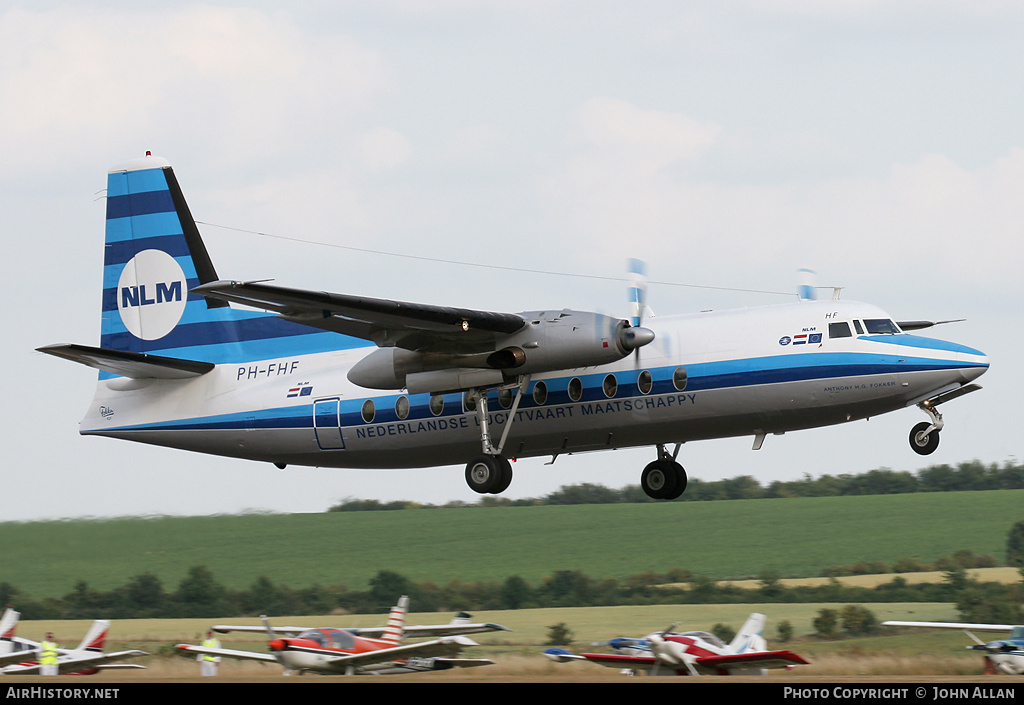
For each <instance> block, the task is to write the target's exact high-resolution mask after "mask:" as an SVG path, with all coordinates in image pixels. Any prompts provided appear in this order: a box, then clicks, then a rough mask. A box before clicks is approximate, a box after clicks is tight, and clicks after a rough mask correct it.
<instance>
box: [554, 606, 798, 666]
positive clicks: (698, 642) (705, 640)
mask: <svg viewBox="0 0 1024 705" xmlns="http://www.w3.org/2000/svg"><path fill="white" fill-rule="evenodd" d="M764 622H765V617H764V615H763V614H757V613H754V614H752V615H750V617H749V618H748V619H747V621H746V622H745V623H744V624H743V627H742V628H741V629H740V631H739V633H738V634H737V635H736V637H735V638H734V639H733V640H732V642H730V643H729V644H726V643H725V642H723V641H722V640H721V639H719V638H718V637H717V636H715V635H714V634H711V633H709V632H700V631H696V632H673V631H672V630H673V629H675V627H676V625H675V624H673V625H672V626H670V627H669V628H668V629H665V630H664V631H661V632H655V633H653V634H648V635H647V636H645V637H643V638H640V639H636V638H629V637H620V638H616V639H612V640H610V641H608V642H603V643H604V644H607V645H608V646H610V647H611V648H612V650H613V651H615V653H613V654H599V653H589V654H574V653H572V652H571V651H567V650H565V649H548V650H547V651H545V652H544V655H545V656H547V657H548V658H549V659H551V660H552V661H555V662H556V663H567V662H569V661H591V662H593V663H598V664H600V665H602V666H608V667H609V668H619V669H622V670H623V672H625V673H628V674H629V675H637V674H638V672H641V671H643V672H645V673H647V675H651V676H686V675H690V676H699V675H716V676H727V675H748V676H749V675H764V673H765V670H766V669H769V668H786V669H789V668H793V667H794V666H796V665H799V664H807V661H805V660H804V659H803V658H802V657H801V656H798V655H796V654H794V653H793V652H792V651H768V647H767V644H766V642H765V640H764V637H763V636H761V633H762V632H763V631H764Z"/></svg>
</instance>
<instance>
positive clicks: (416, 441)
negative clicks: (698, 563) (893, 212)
mask: <svg viewBox="0 0 1024 705" xmlns="http://www.w3.org/2000/svg"><path fill="white" fill-rule="evenodd" d="M103 282H104V283H103V306H102V309H103V311H102V313H103V315H102V326H101V336H100V346H99V347H91V346H83V345H74V344H61V345H50V346H46V347H42V348H39V350H40V351H42V352H45V353H49V354H51V355H56V356H59V357H63V358H67V359H71V360H74V361H76V362H79V363H82V364H85V365H88V366H91V367H94V368H98V369H99V370H100V374H99V381H98V384H97V387H96V392H95V396H94V399H93V402H92V404H91V405H90V407H89V410H88V412H87V414H86V416H85V418H84V420H83V421H82V422H81V425H80V432H81V433H82V434H85V435H98V436H108V437H113V438H121V439H127V440H132V441H139V442H143V443H151V444H155V445H162V446H170V447H174V448H181V449H185V450H190V451H197V452H202V453H211V454H215V455H222V456H231V457H236V458H247V459H251V460H259V461H268V462H271V463H274V464H275V465H277V466H278V467H281V468H283V467H285V466H286V465H288V464H298V465H309V466H320V467H349V468H399V467H427V466H436V465H447V464H455V463H463V462H466V470H465V477H466V481H467V483H468V484H469V486H470V487H471V488H472V489H473V490H475V491H477V492H480V493H500V492H502V491H503V490H505V489H506V488H507V487H508V486H509V483H510V482H511V480H512V468H511V464H510V461H509V459H510V458H512V459H517V458H524V457H536V456H552V458H557V457H558V456H559V455H561V454H568V453H575V452H582V451H592V450H601V449H613V448H623V447H636V446H653V447H654V448H656V449H657V457H656V459H655V460H653V461H652V462H651V463H650V464H648V465H647V466H646V467H645V468H644V470H643V472H642V474H641V478H640V479H641V485H642V486H643V489H644V490H645V492H647V494H648V495H650V496H651V497H655V498H660V499H672V498H675V497H678V496H679V495H680V494H681V493H682V492H683V490H684V489H685V487H686V473H685V471H684V470H683V467H682V465H681V464H680V463H679V462H677V460H676V458H677V456H678V454H679V450H680V446H681V445H682V444H683V443H685V442H687V441H694V440H700V439H710V438H725V437H733V436H752V437H753V438H754V442H753V447H754V449H755V450H756V449H759V448H760V447H761V444H762V443H763V441H764V439H765V438H766V437H767V436H768V435H772V434H776V435H780V434H783V433H785V432H787V431H793V430H798V429H806V428H814V427H820V426H827V425H831V424H839V423H844V422H847V421H853V420H857V419H866V418H869V417H871V416H876V415H878V414H883V413H886V412H890V411H894V410H897V409H902V408H904V407H908V406H914V405H916V406H918V407H919V408H920V409H921V410H922V411H923V412H924V413H925V414H927V416H928V420H927V421H925V422H922V423H919V424H917V425H916V426H914V428H913V430H912V431H911V434H910V444H911V446H912V447H913V449H914V450H915V451H916V452H918V453H920V454H927V453H931V452H933V451H934V450H935V448H936V446H937V445H938V441H939V431H940V430H941V429H942V427H943V419H942V416H941V415H940V414H939V412H938V409H937V407H938V406H939V405H940V404H942V403H944V402H947V401H949V400H951V399H954V398H957V397H959V396H961V395H963V394H966V393H968V392H973V391H975V390H977V389H979V387H978V385H976V384H973V383H972V381H973V380H974V379H976V378H977V377H979V376H980V375H981V374H983V373H984V372H985V371H986V370H987V369H988V365H989V363H988V359H987V358H986V356H985V355H984V354H983V353H981V352H980V351H978V350H975V349H973V348H970V347H966V346H964V345H959V344H956V343H950V342H945V341H941V340H936V339H932V338H925V337H919V336H917V335H911V334H909V333H908V332H907V331H914V330H918V329H921V328H926V327H929V326H932V325H934V324H933V323H931V322H928V321H908V322H904V323H896V322H894V321H893V319H892V318H891V317H890V316H889V315H888V314H887V313H885V312H884V311H882V310H880V309H878V308H875V307H874V306H869V305H866V304H860V303H854V302H850V301H840V300H837V298H836V297H833V299H832V300H816V299H813V298H812V297H811V296H809V295H801V296H800V297H799V300H796V301H794V302H792V303H788V304H781V305H774V306H764V307H757V308H747V309H740V310H728V311H719V312H714V311H711V312H702V313H697V314H690V315H680V316H664V317H657V318H650V319H648V320H647V321H641V313H642V312H643V311H644V310H645V309H644V307H643V301H642V296H641V295H640V294H641V293H642V287H639V286H634V287H633V288H632V291H633V293H634V296H633V299H632V300H633V305H634V310H633V318H632V320H631V321H627V320H621V319H618V318H614V317H609V316H605V315H602V314H597V313H591V312H586V311H574V310H569V309H563V310H549V311H531V312H525V313H499V312H492V311H479V310H469V309H463V308H452V307H445V306H433V305H425V304H415V303H406V302H399V301H389V300H381V299H370V298H364V297H359V296H351V295H346V294H333V293H326V292H320V291H307V290H299V289H290V288H285V287H280V286H274V285H270V284H265V283H256V282H238V281H226V280H221V279H220V278H219V277H218V275H217V273H216V270H215V268H214V266H213V263H212V262H211V260H210V257H209V256H208V254H207V251H206V248H205V246H204V244H203V241H202V239H201V237H200V234H199V230H198V228H197V226H196V224H195V221H194V220H193V218H192V215H191V214H190V212H189V209H188V206H187V205H186V203H185V199H184V197H183V196H182V192H181V189H180V187H179V185H178V181H177V179H176V177H175V175H174V172H173V170H172V169H171V166H170V164H169V163H168V162H167V161H166V160H163V159H160V158H158V157H153V156H146V157H144V158H142V159H137V160H133V161H130V162H128V163H126V164H123V165H120V166H117V167H115V168H113V169H112V170H111V171H110V172H109V174H108V181H107V211H106V243H105V257H104V275H103ZM805 288H806V287H805ZM240 306H241V307H240ZM254 308H255V309H260V310H252V309H254ZM641 323H643V325H641ZM673 445H674V448H671V446H673ZM670 448H671V449H670ZM467 461H468V462H467Z"/></svg>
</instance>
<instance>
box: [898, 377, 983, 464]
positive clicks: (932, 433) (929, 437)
mask: <svg viewBox="0 0 1024 705" xmlns="http://www.w3.org/2000/svg"><path fill="white" fill-rule="evenodd" d="M979 389H981V387H979V386H978V385H977V384H965V385H963V386H962V387H958V388H957V389H953V390H951V391H948V392H943V393H942V394H938V395H936V396H934V397H932V398H931V399H925V400H924V401H922V402H921V403H919V404H918V405H917V408H918V409H920V410H921V411H923V412H924V413H926V414H928V418H929V419H930V420H931V423H919V424H917V425H916V426H914V428H913V429H911V431H910V447H911V448H913V449H914V452H915V453H917V454H919V455H928V454H930V453H934V452H935V449H936V448H938V447H939V431H941V430H942V414H940V413H939V412H938V411H936V410H935V407H937V406H938V405H939V404H945V403H946V402H947V401H952V400H953V399H956V398H957V397H962V396H963V395H964V394H970V393H971V392H976V391H978V390H979Z"/></svg>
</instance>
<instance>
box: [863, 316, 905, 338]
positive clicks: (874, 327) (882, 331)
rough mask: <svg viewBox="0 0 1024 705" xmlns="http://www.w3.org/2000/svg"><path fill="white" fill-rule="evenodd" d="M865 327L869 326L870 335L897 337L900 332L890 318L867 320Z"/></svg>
mask: <svg viewBox="0 0 1024 705" xmlns="http://www.w3.org/2000/svg"><path fill="white" fill-rule="evenodd" d="M864 325H865V326H867V329H868V333H870V334H871V335H896V334H897V333H899V332H900V329H899V328H897V327H896V324H895V323H893V322H892V321H890V320H889V319H888V318H869V319H865V321H864Z"/></svg>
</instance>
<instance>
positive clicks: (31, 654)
mask: <svg viewBox="0 0 1024 705" xmlns="http://www.w3.org/2000/svg"><path fill="white" fill-rule="evenodd" d="M37 658H39V649H30V650H23V651H14V652H11V653H9V654H3V655H0V669H2V668H3V667H4V666H10V665H11V664H12V663H21V662H22V661H32V660H33V659H37Z"/></svg>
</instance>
